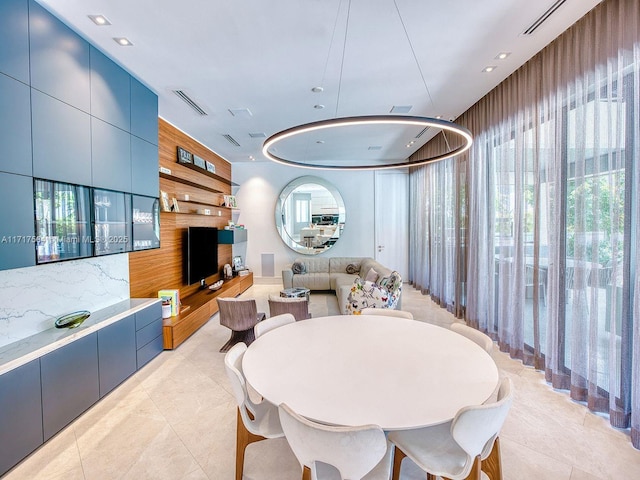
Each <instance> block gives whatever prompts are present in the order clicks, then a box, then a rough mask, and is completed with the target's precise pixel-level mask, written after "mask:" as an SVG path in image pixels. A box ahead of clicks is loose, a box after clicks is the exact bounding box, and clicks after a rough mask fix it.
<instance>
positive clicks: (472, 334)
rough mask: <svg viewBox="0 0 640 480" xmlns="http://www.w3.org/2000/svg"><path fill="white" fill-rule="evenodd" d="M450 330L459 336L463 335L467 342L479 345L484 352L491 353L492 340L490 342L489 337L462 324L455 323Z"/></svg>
mask: <svg viewBox="0 0 640 480" xmlns="http://www.w3.org/2000/svg"><path fill="white" fill-rule="evenodd" d="M450 328H451V330H453V331H454V332H456V333H459V334H460V335H463V336H465V337H467V338H468V339H469V340H471V341H473V342H475V343H477V344H478V345H480V346H481V347H482V348H483V349H484V350H485V352H487V353H491V351H492V350H493V340H491V337H490V336H489V335H485V334H484V333H482V332H481V331H480V330H476V329H475V328H471V327H469V326H468V325H465V324H464V323H457V322H456V323H452V324H451V327H450Z"/></svg>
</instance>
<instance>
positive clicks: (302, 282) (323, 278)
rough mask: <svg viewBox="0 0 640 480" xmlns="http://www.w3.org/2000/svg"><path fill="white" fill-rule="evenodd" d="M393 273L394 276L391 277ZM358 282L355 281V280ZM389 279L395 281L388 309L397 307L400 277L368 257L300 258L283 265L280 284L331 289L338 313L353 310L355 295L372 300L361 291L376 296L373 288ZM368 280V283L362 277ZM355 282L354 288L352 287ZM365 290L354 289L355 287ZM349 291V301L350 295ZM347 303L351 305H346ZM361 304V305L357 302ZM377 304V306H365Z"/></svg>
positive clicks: (312, 288)
mask: <svg viewBox="0 0 640 480" xmlns="http://www.w3.org/2000/svg"><path fill="white" fill-rule="evenodd" d="M394 275H395V276H394ZM357 278H359V279H360V280H359V282H358V283H357V284H356V279H357ZM389 278H394V279H397V280H398V282H396V283H397V284H396V285H394V287H393V290H394V291H393V292H391V294H392V295H393V301H391V300H390V301H389V303H388V305H389V306H391V308H399V306H400V293H401V289H402V280H401V278H400V276H399V274H398V273H397V272H394V271H392V270H391V269H390V268H388V267H385V266H384V265H382V264H380V263H379V262H377V261H376V260H374V259H373V258H370V257H301V258H296V259H295V260H294V262H293V263H292V264H290V265H287V266H286V267H285V269H284V270H282V283H283V285H284V288H294V287H302V288H308V289H309V290H324V291H327V290H333V291H334V292H335V293H336V296H337V297H338V306H339V307H340V312H341V313H342V314H348V313H356V312H355V311H354V309H356V310H357V303H356V302H357V300H356V299H355V297H356V294H357V293H359V295H358V296H359V297H367V298H368V300H366V299H363V300H362V302H367V301H369V302H373V301H374V300H373V299H372V298H371V295H370V294H369V295H367V294H366V293H365V292H366V291H370V292H372V294H373V295H374V296H376V292H375V290H378V288H376V287H380V286H381V285H385V282H387V281H388V279H389ZM366 279H368V280H369V281H370V282H371V283H373V284H374V285H372V284H371V283H369V282H366V286H365V280H366ZM354 285H357V287H354ZM356 288H357V289H359V290H365V288H367V290H365V292H363V291H360V292H355V289H356ZM350 294H351V302H350V298H349V296H350ZM350 304H351V306H350ZM360 306H364V305H360ZM369 306H377V305H369Z"/></svg>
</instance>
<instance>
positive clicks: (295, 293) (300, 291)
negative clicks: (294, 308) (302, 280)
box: [280, 287, 311, 301]
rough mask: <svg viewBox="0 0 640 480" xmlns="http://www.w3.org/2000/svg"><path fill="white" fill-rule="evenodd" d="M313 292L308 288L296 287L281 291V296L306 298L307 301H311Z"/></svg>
mask: <svg viewBox="0 0 640 480" xmlns="http://www.w3.org/2000/svg"><path fill="white" fill-rule="evenodd" d="M310 292H311V290H309V289H308V288H302V287H295V288H285V289H284V290H280V296H281V297H284V298H302V297H305V298H306V299H307V301H309V293H310Z"/></svg>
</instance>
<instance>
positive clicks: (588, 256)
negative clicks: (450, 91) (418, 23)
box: [411, 0, 640, 448]
mask: <svg viewBox="0 0 640 480" xmlns="http://www.w3.org/2000/svg"><path fill="white" fill-rule="evenodd" d="M639 27H640V2H637V1H634V0H609V1H607V2H603V3H601V4H600V5H599V6H598V7H596V8H595V9H594V10H593V11H592V12H590V13H589V14H588V15H586V16H585V17H583V18H582V19H581V20H580V21H579V22H578V23H576V24H575V25H574V26H573V27H572V28H571V29H569V30H568V31H567V32H565V33H564V34H563V35H562V36H561V37H559V38H558V39H557V40H555V41H554V42H553V43H552V44H550V45H549V46H548V47H546V48H545V49H544V50H543V51H542V52H540V54H538V55H537V56H535V57H534V58H533V59H531V60H530V61H529V62H528V63H527V64H526V65H524V66H523V67H522V68H520V69H519V70H518V71H516V72H515V73H514V74H512V75H511V76H510V77H509V78H508V79H507V80H505V81H504V82H503V83H502V84H500V85H499V86H498V87H497V88H496V89H494V90H493V91H492V92H490V93H489V94H488V95H487V96H486V97H484V98H483V99H482V100H480V101H479V102H478V103H477V104H476V105H474V106H473V107H472V108H471V109H470V110H469V111H467V112H466V113H465V114H463V115H462V116H461V117H459V118H458V119H457V122H458V123H460V124H462V125H464V126H466V127H467V128H469V130H471V132H473V134H474V145H473V147H472V149H471V151H470V152H469V153H468V159H467V158H460V159H456V160H451V161H450V162H449V166H450V167H451V166H454V170H455V166H456V165H464V166H465V168H466V169H468V172H466V175H467V183H466V185H467V186H468V195H467V197H468V208H467V207H463V208H459V210H458V211H457V214H458V215H461V214H462V215H465V212H466V211H468V242H467V243H466V244H467V245H468V248H466V257H465V255H460V256H462V257H465V258H466V259H467V268H466V290H467V291H466V297H465V296H464V295H463V296H461V297H460V299H462V300H463V301H464V299H465V298H466V314H465V317H466V319H467V321H468V323H469V324H471V325H474V326H476V327H477V328H479V329H480V330H483V331H485V332H487V333H488V334H490V335H491V336H492V337H493V338H494V339H496V340H497V341H498V343H499V345H500V348H501V350H503V351H507V352H509V353H510V355H511V356H512V357H514V358H519V359H521V360H522V361H523V362H524V363H525V364H527V365H532V366H534V367H535V368H538V369H541V370H544V371H545V375H546V378H547V381H549V382H550V383H551V384H552V385H553V386H554V387H555V388H560V389H566V390H568V392H569V394H570V396H571V397H572V398H573V399H575V400H578V401H583V402H585V404H586V405H587V407H588V408H589V409H591V410H593V411H599V412H606V413H608V414H609V415H610V421H611V423H612V425H614V426H616V427H621V428H627V427H631V439H632V442H633V444H634V446H635V447H636V448H640V387H639V386H638V385H639V384H640V359H639V358H640V288H639V281H638V279H637V276H636V275H635V269H636V265H637V264H638V260H639V256H640V254H639V253H638V246H637V244H638V238H639V236H638V235H639V232H638V230H639V227H638V219H639V218H640V217H639V216H640V207H639V206H638V204H639V203H640V200H639V199H638V197H637V195H638V193H637V192H638V191H640V190H639V188H640V181H639V180H638V177H639V176H640V153H639V149H640V128H639V125H640V100H639V98H640V31H639ZM437 143H438V142H434V146H435V145H437ZM418 153H419V154H420V152H418ZM446 171H447V170H446V167H442V170H438V169H437V168H436V165H428V166H426V167H423V168H422V169H415V171H414V172H412V179H411V184H412V188H413V189H414V191H413V192H412V193H413V195H414V198H412V200H413V201H417V202H418V203H417V205H421V206H422V207H423V208H424V209H425V212H427V213H425V216H426V218H421V219H419V220H418V221H416V229H417V228H418V227H419V226H422V227H423V228H425V229H426V230H425V231H426V232H428V233H426V234H423V235H422V236H420V233H419V232H418V231H416V232H413V235H414V237H415V240H416V241H420V238H422V241H423V242H424V243H425V244H426V245H427V247H428V248H427V251H426V252H425V251H424V249H421V247H420V246H419V245H417V246H413V247H412V260H411V262H412V264H413V263H416V262H419V261H422V262H427V263H428V264H427V265H426V266H425V265H422V266H417V267H415V274H416V281H417V283H418V284H420V285H427V286H428V290H429V291H430V292H435V291H437V292H439V294H438V297H439V298H440V295H442V294H445V293H446V292H448V291H449V290H444V293H442V294H441V293H440V292H443V291H442V290H441V289H440V290H436V289H437V288H440V283H441V282H440V281H438V282H435V283H434V280H433V279H434V278H436V279H439V278H440V275H445V276H447V277H449V279H448V280H444V283H445V284H446V283H447V282H453V283H454V284H458V285H463V284H464V275H459V274H457V272H455V269H454V273H453V274H452V273H451V272H449V271H446V272H442V271H441V269H442V268H443V267H442V266H439V263H442V262H443V260H442V259H441V258H440V259H439V258H434V256H433V255H431V253H433V252H434V251H435V252H437V251H438V250H437V249H438V248H439V247H440V246H442V245H444V244H445V243H446V234H445V232H443V231H442V229H441V228H439V227H437V226H435V227H434V223H435V224H440V225H444V224H443V223H442V218H441V215H442V211H441V210H439V209H437V208H435V207H434V206H433V203H434V202H435V203H436V204H437V202H439V201H440V200H441V199H442V198H444V197H445V194H444V192H443V191H442V190H441V189H440V188H446V187H450V186H451V185H450V184H449V185H447V184H446V183H442V182H444V181H445V180H444V179H445V178H448V177H447V175H450V176H451V178H456V174H455V173H451V174H447V173H445V172H446ZM430 176H436V177H438V178H439V179H440V180H439V181H436V182H435V184H434V181H430V180H429V177H430ZM458 178H459V177H458ZM458 206H459V207H460V204H459V205H458ZM462 223H464V222H462ZM458 228H459V231H465V229H464V228H460V227H459V226H458ZM438 236H439V237H438ZM462 237H463V236H459V237H458V238H457V239H456V241H457V242H458V244H457V247H460V246H464V245H465V242H463V241H462ZM425 238H427V240H425ZM412 240H414V238H412ZM457 247H454V248H453V250H454V251H455V252H456V253H457V254H459V253H460V252H459V250H456V248H457ZM447 251H448V250H445V252H444V253H445V254H446V253H447ZM421 255H422V256H421ZM414 259H415V261H414ZM425 279H426V280H425ZM421 280H422V281H425V282H427V283H426V284H425V283H420V281H421ZM454 290H455V289H454ZM462 290H464V288H463V289H462ZM445 298H448V297H445Z"/></svg>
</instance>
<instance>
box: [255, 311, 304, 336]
mask: <svg viewBox="0 0 640 480" xmlns="http://www.w3.org/2000/svg"><path fill="white" fill-rule="evenodd" d="M295 321H296V319H295V317H294V316H293V315H292V314H290V313H283V314H281V315H276V316H274V317H269V318H267V319H265V320H263V321H261V322H258V323H257V324H256V326H255V327H253V331H254V333H255V336H256V338H258V337H260V336H261V335H264V334H265V333H267V332H268V331H270V330H273V329H274V328H278V327H281V326H283V325H287V324H289V323H294V322H295Z"/></svg>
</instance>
